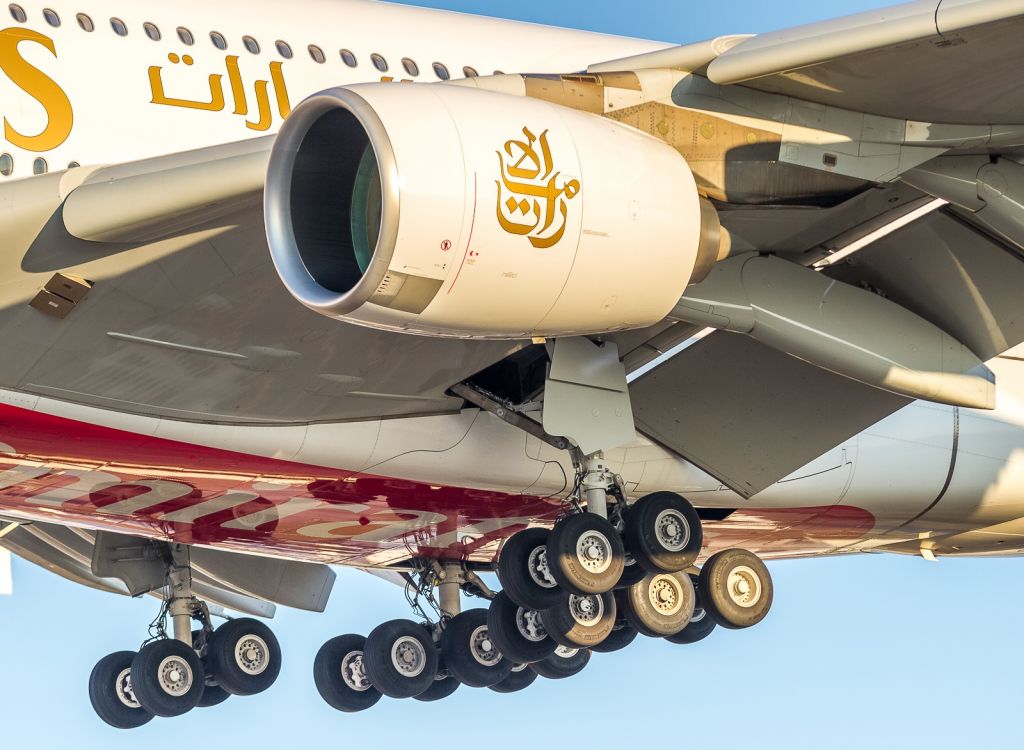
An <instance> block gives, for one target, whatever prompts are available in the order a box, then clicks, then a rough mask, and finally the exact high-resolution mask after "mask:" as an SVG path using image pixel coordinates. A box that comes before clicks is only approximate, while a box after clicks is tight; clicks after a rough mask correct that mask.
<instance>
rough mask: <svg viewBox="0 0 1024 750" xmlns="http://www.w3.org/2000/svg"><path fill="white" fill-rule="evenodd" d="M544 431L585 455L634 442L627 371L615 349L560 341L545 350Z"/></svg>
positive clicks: (583, 341) (581, 340)
mask: <svg viewBox="0 0 1024 750" xmlns="http://www.w3.org/2000/svg"><path fill="white" fill-rule="evenodd" d="M549 353H550V356H551V365H550V367H549V368H548V376H547V380H546V382H545V385H544V430H545V431H546V432H547V433H549V434H551V435H557V436H559V437H567V438H571V439H572V440H573V441H575V443H576V444H577V445H578V446H579V448H580V450H581V451H582V452H583V453H584V454H585V455H589V454H591V453H596V452H597V451H601V450H608V449H611V448H616V447H618V446H620V445H625V444H626V443H631V442H633V440H635V439H636V426H635V425H634V424H633V409H632V405H631V404H630V400H629V388H628V386H627V385H626V369H625V367H624V366H623V364H622V362H620V361H619V349H618V347H617V346H616V345H615V344H612V343H608V342H606V343H604V344H600V345H598V344H595V343H593V342H592V341H590V340H589V339H586V338H582V337H578V338H564V339H556V340H553V341H552V342H551V343H550V344H549Z"/></svg>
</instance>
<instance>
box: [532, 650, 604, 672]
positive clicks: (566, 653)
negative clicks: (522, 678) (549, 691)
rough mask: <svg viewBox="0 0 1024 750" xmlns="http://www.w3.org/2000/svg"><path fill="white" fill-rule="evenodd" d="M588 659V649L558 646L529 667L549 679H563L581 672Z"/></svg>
mask: <svg viewBox="0 0 1024 750" xmlns="http://www.w3.org/2000/svg"><path fill="white" fill-rule="evenodd" d="M589 661H590V651H589V650H588V649H585V648H566V647H565V646H559V647H558V648H556V649H555V653H553V654H551V656H549V657H548V658H547V659H545V660H544V661H539V662H537V663H535V664H531V665H530V669H532V670H533V671H534V672H536V673H537V674H539V675H540V676H541V677H546V678H547V679H549V680H564V679H565V678H566V677H572V676H573V675H577V674H579V673H580V672H582V671H583V668H584V667H585V666H587V663H588V662H589Z"/></svg>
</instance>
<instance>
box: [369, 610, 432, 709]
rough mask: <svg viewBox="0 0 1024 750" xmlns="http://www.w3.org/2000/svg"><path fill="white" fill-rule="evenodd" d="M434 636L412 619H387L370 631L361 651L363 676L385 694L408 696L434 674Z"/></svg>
mask: <svg viewBox="0 0 1024 750" xmlns="http://www.w3.org/2000/svg"><path fill="white" fill-rule="evenodd" d="M437 662H438V653H437V647H436V646H435V645H434V639H433V638H431V636H430V633H428V632H427V629H426V628H424V627H423V626H422V625H420V624H418V623H415V622H413V621H412V620H389V621H388V622H385V623H382V624H380V625H378V626H377V627H375V628H374V629H373V630H371V631H370V635H368V636H367V637H366V648H365V649H364V651H363V666H364V668H365V669H366V676H367V677H369V678H370V682H371V683H372V684H373V686H374V687H375V688H377V690H379V691H380V692H381V693H383V694H384V695H386V696H388V697H389V698H412V697H413V696H416V695H419V694H420V693H422V692H425V691H426V690H427V689H428V688H429V687H430V686H431V685H433V684H434V678H435V677H436V676H437Z"/></svg>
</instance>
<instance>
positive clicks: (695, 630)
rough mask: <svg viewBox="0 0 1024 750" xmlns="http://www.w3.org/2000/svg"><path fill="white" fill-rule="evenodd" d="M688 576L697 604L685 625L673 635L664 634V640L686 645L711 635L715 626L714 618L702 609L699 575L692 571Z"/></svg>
mask: <svg viewBox="0 0 1024 750" xmlns="http://www.w3.org/2000/svg"><path fill="white" fill-rule="evenodd" d="M689 576H690V582H691V583H692V584H693V589H694V592H695V593H696V594H697V604H696V606H695V607H694V608H693V615H691V616H690V621H689V622H688V623H686V627H685V628H683V629H682V630H680V631H679V632H678V633H676V634H675V635H667V636H665V640H666V641H668V642H669V643H676V644H679V645H686V644H690V643H696V642H697V641H702V640H704V639H705V638H707V637H708V636H709V635H711V633H712V632H713V631H714V629H715V627H716V623H715V621H714V619H713V618H712V617H711V615H709V614H708V611H707V610H706V609H704V604H703V597H702V596H701V593H700V577H699V576H696V575H694V574H693V573H690V574H689Z"/></svg>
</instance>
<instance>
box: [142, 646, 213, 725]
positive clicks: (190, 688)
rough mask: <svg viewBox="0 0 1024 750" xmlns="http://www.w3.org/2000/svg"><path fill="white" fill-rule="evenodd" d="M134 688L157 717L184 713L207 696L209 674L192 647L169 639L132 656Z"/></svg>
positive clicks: (146, 647) (148, 709) (145, 706)
mask: <svg viewBox="0 0 1024 750" xmlns="http://www.w3.org/2000/svg"><path fill="white" fill-rule="evenodd" d="M131 681H132V683H131V684H132V689H133V691H134V693H135V697H136V698H137V699H138V702H139V703H141V704H142V707H143V708H145V709H146V710H147V711H149V712H151V713H153V714H155V715H156V716H163V717H170V716H181V715H182V714H184V713H187V712H189V711H191V710H192V709H193V708H195V707H196V706H197V705H199V700H200V699H201V698H202V697H203V688H204V686H205V681H206V675H205V674H204V672H203V665H202V662H201V661H200V660H199V656H198V654H196V652H195V651H193V650H192V647H191V646H186V645H185V644H184V643H182V642H181V641H176V640H173V639H170V638H168V639H165V640H160V641H152V642H150V643H147V644H146V645H145V646H143V647H142V648H141V649H140V650H139V653H137V654H136V655H135V658H134V659H132V669H131Z"/></svg>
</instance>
